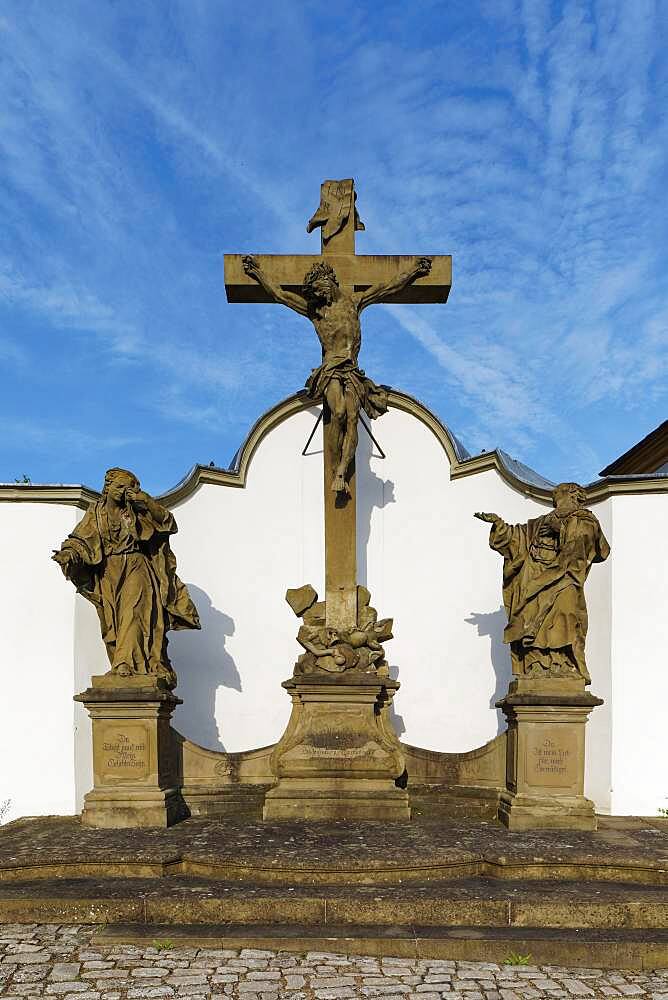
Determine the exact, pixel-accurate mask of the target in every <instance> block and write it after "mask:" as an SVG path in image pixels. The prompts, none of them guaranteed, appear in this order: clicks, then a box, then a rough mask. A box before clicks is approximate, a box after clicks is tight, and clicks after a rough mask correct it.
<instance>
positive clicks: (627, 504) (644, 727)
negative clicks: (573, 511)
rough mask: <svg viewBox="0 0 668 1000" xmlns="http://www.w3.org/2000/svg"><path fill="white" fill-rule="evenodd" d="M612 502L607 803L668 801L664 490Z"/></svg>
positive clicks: (636, 809) (643, 806)
mask: <svg viewBox="0 0 668 1000" xmlns="http://www.w3.org/2000/svg"><path fill="white" fill-rule="evenodd" d="M612 503H613V532H614V552H613V558H612V603H611V606H612V690H613V701H612V732H613V741H612V811H613V812H622V813H634V814H637V815H648V816H651V815H656V813H657V810H658V809H659V808H660V807H662V808H664V809H665V808H667V807H668V716H667V711H668V586H667V583H668V535H667V534H666V530H665V524H666V515H667V513H668V496H666V495H665V494H664V495H658V496H619V497H615V498H614V500H613V501H612Z"/></svg>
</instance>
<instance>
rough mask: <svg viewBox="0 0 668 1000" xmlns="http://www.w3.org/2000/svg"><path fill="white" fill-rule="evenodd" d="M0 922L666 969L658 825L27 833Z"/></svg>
mask: <svg viewBox="0 0 668 1000" xmlns="http://www.w3.org/2000/svg"><path fill="white" fill-rule="evenodd" d="M0 921H6V922H14V923H32V922H48V923H55V924H65V923H76V924H98V925H100V924H101V925H105V928H104V929H101V930H99V931H98V933H99V934H101V935H102V938H104V940H108V941H135V940H136V941H143V942H144V943H146V941H148V940H149V939H151V940H152V939H153V938H159V937H169V938H175V939H179V940H184V942H185V941H190V942H203V943H204V944H205V945H206V944H210V945H212V946H213V945H214V943H215V946H217V947H223V946H224V947H237V946H242V944H240V942H243V943H244V945H243V946H250V945H251V944H252V946H255V947H275V948H276V949H285V950H289V951H293V952H299V951H304V950H313V949H319V948H322V947H325V946H326V947H328V948H329V949H330V950H333V951H344V952H348V953H357V954H379V955H383V954H385V955H397V954H402V955H406V956H414V955H418V956H422V957H430V956H431V957H434V958H448V957H452V958H466V959H480V958H484V956H485V955H487V956H488V960H496V961H502V960H503V957H504V955H506V954H508V953H509V952H511V951H513V952H517V953H522V954H525V953H531V954H532V955H534V959H535V960H536V961H541V962H561V963H565V959H566V956H567V955H568V957H569V961H570V962H571V964H575V965H591V964H592V957H591V952H592V949H595V954H596V964H597V965H598V966H608V967H629V968H641V967H654V968H656V967H661V966H668V821H666V820H662V819H659V818H657V819H637V818H632V817H624V818H605V817H601V821H600V828H599V830H598V831H596V832H592V833H585V832H565V831H542V832H540V833H533V834H528V833H518V832H512V831H508V830H507V829H505V828H504V827H503V826H502V825H501V824H499V823H497V822H490V823H478V824H473V823H457V822H448V823H443V822H438V823H437V822H413V823H406V824H393V825H390V826H384V825H383V824H381V823H346V824H343V823H338V824H337V823H319V824H290V823H285V822H282V823H280V824H275V825H272V824H267V823H265V824H261V823H243V822H239V821H237V822H235V823H232V822H222V821H218V822H215V821H211V820H202V819H190V820H186V821H185V822H183V823H180V824H178V825H177V826H174V827H171V828H169V829H167V830H115V831H112V830H102V829H90V828H87V827H84V826H83V825H82V824H81V822H80V820H79V819H78V818H75V817H56V818H50V817H44V818H35V819H22V820H17V821H15V822H14V823H10V824H8V825H7V826H5V827H2V828H1V829H0ZM102 938H101V939H102ZM235 942H236V943H235ZM492 956H493V957H492Z"/></svg>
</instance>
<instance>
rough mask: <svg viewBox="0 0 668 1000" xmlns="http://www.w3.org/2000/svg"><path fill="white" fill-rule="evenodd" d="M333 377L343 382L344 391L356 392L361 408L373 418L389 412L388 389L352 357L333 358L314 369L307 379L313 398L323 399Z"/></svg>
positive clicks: (309, 391)
mask: <svg viewBox="0 0 668 1000" xmlns="http://www.w3.org/2000/svg"><path fill="white" fill-rule="evenodd" d="M332 379H337V380H338V381H339V382H340V383H341V386H342V388H343V391H344V392H347V391H350V392H354V394H355V395H356V396H357V398H358V399H359V403H360V407H361V409H363V410H364V411H365V413H366V414H367V416H369V417H370V418H371V419H372V420H375V419H376V417H380V416H381V415H382V414H383V413H386V412H387V389H386V388H385V387H384V386H382V385H376V383H375V382H374V381H372V379H370V378H368V377H367V376H366V375H365V374H364V372H363V371H362V369H361V368H358V367H357V365H356V364H354V363H353V362H352V361H351V360H350V358H332V359H330V360H328V361H323V363H322V364H321V365H320V367H319V368H314V369H313V371H312V372H311V374H310V375H309V377H308V379H307V381H306V388H307V390H308V394H309V396H310V397H311V399H314V400H320V399H322V397H323V396H324V394H325V390H326V389H327V386H328V385H329V383H330V382H331V381H332Z"/></svg>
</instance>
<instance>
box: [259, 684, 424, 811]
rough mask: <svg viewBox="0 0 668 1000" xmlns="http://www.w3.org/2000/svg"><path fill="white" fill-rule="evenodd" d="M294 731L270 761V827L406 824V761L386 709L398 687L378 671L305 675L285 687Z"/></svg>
mask: <svg viewBox="0 0 668 1000" xmlns="http://www.w3.org/2000/svg"><path fill="white" fill-rule="evenodd" d="M283 687H285V688H286V689H287V690H288V691H289V693H290V695H291V696H292V714H291V716H290V721H289V723H288V727H287V729H286V731H285V733H284V734H283V736H282V737H281V739H280V741H279V742H278V743H277V745H276V748H275V750H274V752H273V754H272V758H271V766H272V770H273V773H274V774H275V775H276V779H277V781H276V785H275V786H274V787H273V788H272V789H270V790H269V791H268V792H267V795H266V798H265V803H264V810H263V817H264V819H265V820H357V819H359V820H362V819H375V820H386V821H387V820H407V819H410V806H409V800H408V793H407V792H406V790H405V789H402V788H399V787H398V786H397V784H396V779H397V778H399V777H400V776H401V775H402V774H403V772H404V770H405V760H404V756H403V752H402V749H401V745H400V743H399V740H398V739H397V736H396V733H395V732H394V730H393V729H392V726H391V724H390V722H389V720H388V708H389V705H390V702H391V700H392V698H393V696H394V693H395V691H396V690H397V688H398V687H399V684H398V682H397V681H392V680H390V679H389V678H383V677H379V676H378V675H377V674H376V673H375V671H369V672H363V671H355V670H349V671H346V672H345V673H342V674H330V673H321V674H315V673H313V674H305V675H300V676H298V677H294V678H292V679H291V680H289V681H286V682H285V683H284V685H283Z"/></svg>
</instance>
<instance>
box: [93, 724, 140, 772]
mask: <svg viewBox="0 0 668 1000" xmlns="http://www.w3.org/2000/svg"><path fill="white" fill-rule="evenodd" d="M101 750H102V753H101V755H100V760H101V763H102V769H103V772H104V777H105V779H107V780H109V779H110V778H111V779H113V778H133V779H135V780H136V779H141V778H146V777H147V776H148V774H149V773H150V763H149V750H148V732H147V730H146V728H145V727H144V726H123V727H121V726H114V727H113V728H112V727H108V728H106V729H105V730H104V733H103V734H102V740H101Z"/></svg>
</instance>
